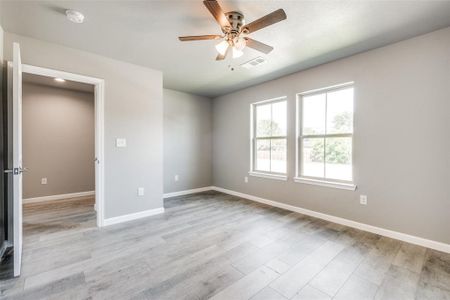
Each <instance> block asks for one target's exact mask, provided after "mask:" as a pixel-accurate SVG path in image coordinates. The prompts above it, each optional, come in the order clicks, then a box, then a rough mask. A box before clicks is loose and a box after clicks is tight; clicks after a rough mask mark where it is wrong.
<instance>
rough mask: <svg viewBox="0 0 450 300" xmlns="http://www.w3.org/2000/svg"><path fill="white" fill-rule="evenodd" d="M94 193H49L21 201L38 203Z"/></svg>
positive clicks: (92, 193) (92, 192)
mask: <svg viewBox="0 0 450 300" xmlns="http://www.w3.org/2000/svg"><path fill="white" fill-rule="evenodd" d="M94 195H95V191H87V192H78V193H70V194H60V195H50V196H42V197H34V198H27V199H23V203H24V204H28V203H38V202H44V201H58V200H64V199H70V198H76V197H87V196H94Z"/></svg>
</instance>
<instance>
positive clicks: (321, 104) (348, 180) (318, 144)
mask: <svg viewBox="0 0 450 300" xmlns="http://www.w3.org/2000/svg"><path fill="white" fill-rule="evenodd" d="M297 105H298V106H297V107H298V108H299V109H300V110H299V111H298V112H299V113H300V114H298V115H297V118H298V124H299V126H298V127H299V128H298V129H297V130H298V133H299V134H298V144H297V145H298V146H299V147H297V157H298V158H300V159H299V161H298V162H297V163H298V164H299V168H298V170H299V171H300V172H297V177H296V181H298V182H302V183H317V184H321V185H327V186H333V187H342V188H347V189H354V185H353V184H352V182H353V164H352V156H353V86H352V85H351V84H345V85H341V86H338V87H332V88H327V89H322V90H319V91H314V92H308V93H303V94H300V95H298V100H297ZM300 117H301V118H300Z"/></svg>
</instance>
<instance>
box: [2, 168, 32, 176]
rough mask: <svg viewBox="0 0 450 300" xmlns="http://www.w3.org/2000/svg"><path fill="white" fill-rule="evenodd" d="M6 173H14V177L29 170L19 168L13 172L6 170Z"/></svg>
mask: <svg viewBox="0 0 450 300" xmlns="http://www.w3.org/2000/svg"><path fill="white" fill-rule="evenodd" d="M3 172H4V173H13V174H14V175H19V174H22V173H23V172H28V168H22V167H18V168H14V169H12V170H4V171H3Z"/></svg>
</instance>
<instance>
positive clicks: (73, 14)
mask: <svg viewBox="0 0 450 300" xmlns="http://www.w3.org/2000/svg"><path fill="white" fill-rule="evenodd" d="M66 16H67V19H69V21H71V22H74V23H77V24H81V23H83V21H84V15H83V14H82V13H80V12H79V11H76V10H73V9H68V10H66Z"/></svg>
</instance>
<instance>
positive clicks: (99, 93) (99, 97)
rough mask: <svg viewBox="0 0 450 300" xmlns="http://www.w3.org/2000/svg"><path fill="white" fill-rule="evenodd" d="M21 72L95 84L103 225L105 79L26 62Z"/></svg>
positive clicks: (99, 222)
mask: <svg viewBox="0 0 450 300" xmlns="http://www.w3.org/2000/svg"><path fill="white" fill-rule="evenodd" d="M22 73H29V74H35V75H41V76H47V77H53V78H62V79H64V80H70V81H76V82H81V83H87V84H92V85H94V86H95V92H94V95H95V162H94V163H95V164H96V168H95V209H96V211H97V227H103V226H104V220H105V199H104V197H105V153H104V151H105V150H104V149H105V147H104V140H105V138H104V137H105V126H104V122H105V107H104V106H105V80H103V79H100V78H95V77H90V76H84V75H79V74H75V73H69V72H65V71H59V70H54V69H49V68H43V67H37V66H32V65H27V64H22Z"/></svg>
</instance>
